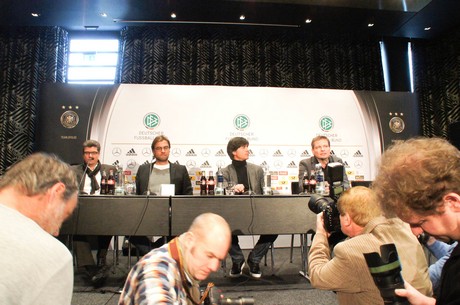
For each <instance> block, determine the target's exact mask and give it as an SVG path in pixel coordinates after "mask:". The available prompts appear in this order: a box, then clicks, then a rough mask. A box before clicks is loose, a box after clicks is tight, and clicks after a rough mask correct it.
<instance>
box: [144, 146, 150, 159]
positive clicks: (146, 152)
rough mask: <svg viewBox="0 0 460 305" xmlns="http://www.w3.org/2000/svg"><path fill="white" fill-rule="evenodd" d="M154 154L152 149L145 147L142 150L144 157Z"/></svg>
mask: <svg viewBox="0 0 460 305" xmlns="http://www.w3.org/2000/svg"><path fill="white" fill-rule="evenodd" d="M151 154H152V149H151V148H150V147H144V148H142V155H143V156H144V157H148V156H150V155H151Z"/></svg>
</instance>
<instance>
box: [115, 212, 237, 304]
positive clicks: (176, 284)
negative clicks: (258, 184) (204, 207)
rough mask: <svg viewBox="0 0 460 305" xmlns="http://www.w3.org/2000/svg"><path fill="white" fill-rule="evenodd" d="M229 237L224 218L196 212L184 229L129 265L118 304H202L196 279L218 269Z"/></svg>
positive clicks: (204, 277)
mask: <svg viewBox="0 0 460 305" xmlns="http://www.w3.org/2000/svg"><path fill="white" fill-rule="evenodd" d="M230 241H231V230H230V226H229V225H228V223H227V222H226V221H225V219H224V218H222V217H221V216H219V215H216V214H212V213H205V214H201V215H199V216H198V217H196V218H195V219H194V220H193V222H192V224H191V226H190V228H189V229H188V231H187V232H185V233H183V234H182V235H180V236H178V237H176V238H174V239H173V240H171V241H170V242H169V243H167V244H165V245H163V246H162V247H161V248H157V249H154V250H152V251H150V252H149V253H148V254H147V255H145V256H144V257H143V258H142V259H141V260H140V261H139V262H138V263H137V264H136V265H135V266H134V267H133V268H132V269H131V271H130V273H129V275H128V278H127V279H126V283H125V286H124V288H123V292H122V294H121V296H120V300H119V303H118V304H119V305H135V304H180V305H185V304H201V303H202V301H201V300H200V291H199V281H202V280H205V279H206V278H208V276H209V274H210V273H211V272H215V271H217V270H218V269H219V266H220V261H221V260H223V259H225V257H226V256H227V253H228V249H229V248H230Z"/></svg>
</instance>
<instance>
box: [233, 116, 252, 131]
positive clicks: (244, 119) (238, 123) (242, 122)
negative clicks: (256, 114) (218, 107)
mask: <svg viewBox="0 0 460 305" xmlns="http://www.w3.org/2000/svg"><path fill="white" fill-rule="evenodd" d="M249 125H250V120H249V117H248V116H247V115H245V114H238V115H237V116H235V117H234V118H233V126H235V128H236V129H238V130H240V131H244V130H245V129H247V128H248V127H249Z"/></svg>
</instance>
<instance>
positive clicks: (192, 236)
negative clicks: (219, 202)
mask: <svg viewBox="0 0 460 305" xmlns="http://www.w3.org/2000/svg"><path fill="white" fill-rule="evenodd" d="M180 241H181V245H182V247H183V250H184V261H185V266H186V268H187V271H188V273H189V275H190V276H192V277H193V278H194V279H196V280H199V281H201V280H204V279H206V278H207V277H208V276H209V274H210V273H211V272H215V271H217V270H218V269H219V266H220V261H221V260H224V259H225V258H226V256H227V253H228V249H229V248H230V242H231V230H230V227H229V225H228V223H227V222H226V221H225V219H224V218H222V217H221V216H219V215H216V214H212V213H205V214H201V215H199V216H198V217H196V218H195V219H194V221H193V223H192V225H191V226H190V228H189V230H188V231H187V232H186V233H184V234H182V235H181V236H180Z"/></svg>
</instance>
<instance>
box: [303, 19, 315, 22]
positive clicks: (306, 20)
mask: <svg viewBox="0 0 460 305" xmlns="http://www.w3.org/2000/svg"><path fill="white" fill-rule="evenodd" d="M312 21H313V20H311V19H305V23H311V22H312Z"/></svg>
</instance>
